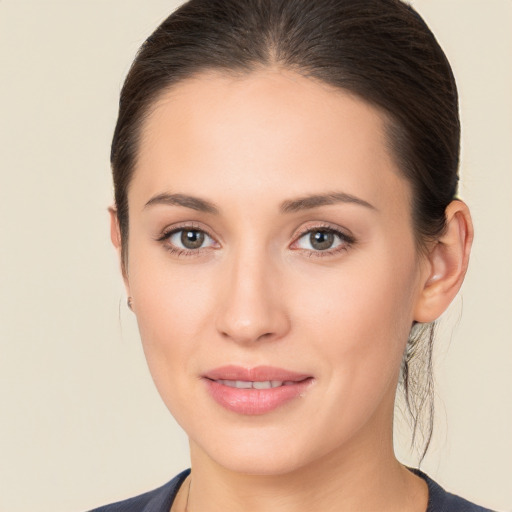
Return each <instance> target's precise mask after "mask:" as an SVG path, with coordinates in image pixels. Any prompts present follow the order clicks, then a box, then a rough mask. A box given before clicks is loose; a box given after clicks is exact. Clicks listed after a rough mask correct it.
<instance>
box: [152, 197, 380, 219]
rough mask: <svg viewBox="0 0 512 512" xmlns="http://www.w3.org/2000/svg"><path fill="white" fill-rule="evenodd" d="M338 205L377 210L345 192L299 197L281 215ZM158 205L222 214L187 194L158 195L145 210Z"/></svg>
mask: <svg viewBox="0 0 512 512" xmlns="http://www.w3.org/2000/svg"><path fill="white" fill-rule="evenodd" d="M337 203H351V204H357V205H359V206H364V207H365V208H369V209H371V210H376V208H375V206H373V205H372V204H370V203H368V202H367V201H365V200H364V199H361V198H359V197H356V196H353V195H352V194H347V193H345V192H331V193H328V194H313V195H308V196H304V197H299V198H297V199H289V200H286V201H283V202H282V203H281V206H280V208H279V209H280V211H281V213H293V212H298V211H301V210H309V209H312V208H317V207H319V206H326V205H332V204H337ZM158 204H163V205H169V206H183V207H185V208H190V209H192V210H197V211H200V212H205V213H210V214H213V215H218V214H219V213H220V210H219V208H217V207H216V206H215V205H214V204H213V203H211V202H210V201H207V200H206V199H201V198H199V197H195V196H190V195H187V194H168V193H164V194H158V195H156V196H154V197H152V198H151V199H150V200H149V201H148V202H147V203H146V204H145V205H144V209H146V208H148V207H150V206H154V205H158Z"/></svg>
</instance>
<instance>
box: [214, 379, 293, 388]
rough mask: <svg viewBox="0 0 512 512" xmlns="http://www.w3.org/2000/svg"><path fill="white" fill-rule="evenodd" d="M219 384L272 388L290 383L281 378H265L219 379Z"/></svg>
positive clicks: (233, 386)
mask: <svg viewBox="0 0 512 512" xmlns="http://www.w3.org/2000/svg"><path fill="white" fill-rule="evenodd" d="M217 382H218V383H219V384H223V385H224V386H228V387H230V388H237V389H251V388H252V389H270V388H278V387H279V386H282V385H283V384H285V385H289V384H290V383H288V382H286V383H283V381H281V380H265V381H247V380H218V381H217Z"/></svg>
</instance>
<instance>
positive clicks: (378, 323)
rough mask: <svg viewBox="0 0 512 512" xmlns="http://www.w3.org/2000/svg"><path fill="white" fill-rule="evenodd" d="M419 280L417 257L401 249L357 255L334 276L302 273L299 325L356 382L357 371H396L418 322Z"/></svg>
mask: <svg viewBox="0 0 512 512" xmlns="http://www.w3.org/2000/svg"><path fill="white" fill-rule="evenodd" d="M381 254H382V252H381ZM415 281H416V267H415V263H414V258H401V259H400V258H396V255H395V257H390V258H389V259H388V258H382V257H381V258H380V259H375V258H360V259H356V258H354V259H353V262H352V261H351V262H350V263H349V262H348V261H347V264H346V266H345V267H344V268H340V270H339V271H337V272H329V275H328V276H327V275H324V276H319V275H318V274H317V275H315V274H314V273H311V272H310V273H302V275H301V280H300V281H297V286H296V290H295V296H296V297H297V299H296V308H295V310H296V313H297V314H296V324H297V330H298V331H299V332H303V333H304V332H307V333H308V335H307V336H306V337H307V338H308V339H310V340H311V341H312V343H313V344H314V345H315V346H316V347H317V349H318V350H321V351H322V352H323V353H324V359H325V360H328V361H331V362H334V361H336V364H333V365H331V366H332V368H333V369H334V368H343V371H344V375H347V376H350V377H349V378H352V379H354V382H355V380H357V379H356V375H360V376H361V380H362V379H373V378H375V379H378V378H383V379H386V378H390V377H391V376H393V377H394V376H395V375H396V372H397V371H398V369H399V367H400V363H401V359H402V354H403V350H404V348H405V344H406V342H407V337H408V333H409V330H410V327H411V323H412V316H413V290H414V283H415ZM304 290H308V293H304Z"/></svg>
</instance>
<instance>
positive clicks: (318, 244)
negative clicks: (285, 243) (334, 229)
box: [309, 231, 334, 251]
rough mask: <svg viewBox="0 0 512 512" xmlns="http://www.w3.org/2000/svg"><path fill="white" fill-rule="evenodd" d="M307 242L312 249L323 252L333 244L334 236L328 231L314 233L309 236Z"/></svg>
mask: <svg viewBox="0 0 512 512" xmlns="http://www.w3.org/2000/svg"><path fill="white" fill-rule="evenodd" d="M309 241H310V242H311V246H312V247H313V248H314V249H318V250H319V251H325V249H329V248H330V247H331V246H332V244H333V243H334V234H333V233H330V232H329V231H315V232H314V233H311V235H310V236H309Z"/></svg>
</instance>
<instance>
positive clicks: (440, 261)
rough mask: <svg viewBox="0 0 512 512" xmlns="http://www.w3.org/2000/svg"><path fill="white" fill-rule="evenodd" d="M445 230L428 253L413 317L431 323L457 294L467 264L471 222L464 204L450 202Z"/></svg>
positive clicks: (471, 237) (471, 232) (446, 213)
mask: <svg viewBox="0 0 512 512" xmlns="http://www.w3.org/2000/svg"><path fill="white" fill-rule="evenodd" d="M445 215H446V230H445V232H444V233H443V234H442V236H441V237H440V238H439V239H438V240H437V241H436V242H435V244H434V245H433V246H432V248H431V249H430V252H429V254H428V263H429V265H428V267H427V268H428V273H427V275H426V276H424V278H423V282H422V289H421V290H420V296H419V297H418V300H417V303H416V308H415V314H414V320H416V321H417V322H421V323H428V322H433V321H434V320H436V319H437V318H439V317H440V316H441V315H442V314H443V313H444V311H445V310H446V309H447V308H448V306H449V305H450V303H451V302H452V300H453V299H454V298H455V296H456V295H457V293H458V291H459V289H460V287H461V286H462V282H463V281H464V276H465V275H466V271H467V268H468V263H469V253H470V251H471V244H472V242H473V224H472V222H471V215H470V213H469V209H468V207H467V205H466V204H465V203H464V202H463V201H460V200H454V201H452V202H451V203H450V204H449V205H448V207H447V208H446V212H445Z"/></svg>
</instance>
